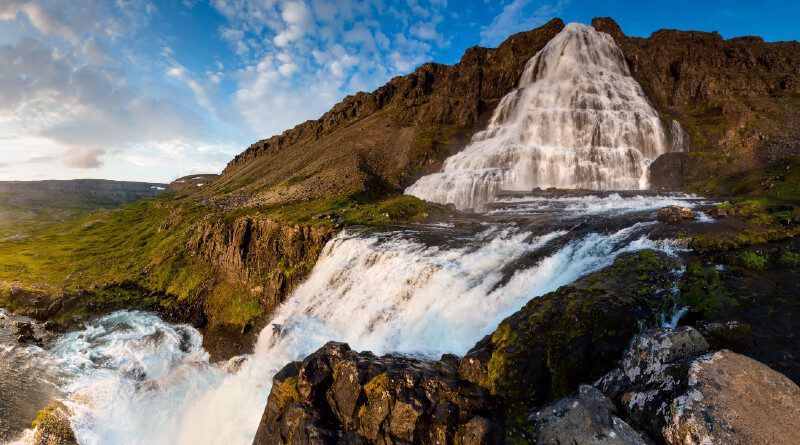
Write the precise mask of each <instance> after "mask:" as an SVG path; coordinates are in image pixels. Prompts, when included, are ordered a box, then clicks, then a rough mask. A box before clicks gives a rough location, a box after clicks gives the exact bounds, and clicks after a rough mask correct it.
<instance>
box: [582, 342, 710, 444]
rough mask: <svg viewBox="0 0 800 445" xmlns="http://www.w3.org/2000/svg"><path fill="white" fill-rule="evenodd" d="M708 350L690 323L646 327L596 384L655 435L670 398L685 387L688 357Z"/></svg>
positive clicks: (660, 426) (656, 435)
mask: <svg viewBox="0 0 800 445" xmlns="http://www.w3.org/2000/svg"><path fill="white" fill-rule="evenodd" d="M707 350H708V343H707V342H706V340H705V339H704V338H703V336H702V335H701V334H700V333H699V332H698V331H697V330H696V329H694V328H692V327H688V326H686V327H679V328H676V329H672V328H659V329H653V330H649V331H645V332H643V333H641V334H640V335H639V336H638V337H637V338H636V339H635V340H634V342H633V344H632V345H631V347H630V349H629V350H628V353H627V354H626V355H625V358H624V359H623V361H622V366H621V367H620V368H618V369H616V370H614V371H612V372H610V373H608V374H606V375H605V376H604V377H603V378H601V379H600V380H599V381H598V382H596V383H595V386H596V387H598V388H599V389H600V390H601V391H602V392H603V393H604V394H606V395H607V396H609V397H610V398H611V399H613V400H614V401H615V402H617V403H618V404H619V405H620V406H621V407H622V409H623V410H624V411H625V414H626V415H627V416H628V417H629V418H630V419H631V420H632V421H633V422H634V423H635V424H636V425H637V426H638V427H640V428H642V429H644V430H646V431H647V432H648V433H650V434H651V435H653V436H654V437H658V436H660V435H661V429H662V428H663V427H664V413H665V412H666V411H667V410H668V408H669V404H670V402H671V401H672V399H674V398H675V397H676V396H677V395H678V394H680V393H681V392H682V391H683V390H684V389H685V386H686V374H687V372H688V369H689V366H690V364H691V361H692V360H693V359H694V358H695V357H697V356H698V355H700V354H703V353H705V352H706V351H707Z"/></svg>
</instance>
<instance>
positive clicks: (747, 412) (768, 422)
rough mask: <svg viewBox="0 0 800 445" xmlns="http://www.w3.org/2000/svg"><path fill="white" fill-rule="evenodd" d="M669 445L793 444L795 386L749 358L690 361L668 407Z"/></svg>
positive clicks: (798, 425) (798, 434)
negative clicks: (682, 386)
mask: <svg viewBox="0 0 800 445" xmlns="http://www.w3.org/2000/svg"><path fill="white" fill-rule="evenodd" d="M667 420H668V421H667V426H666V428H665V429H664V438H665V440H666V441H667V443H670V444H687V445H688V444H697V443H720V444H722V443H724V444H742V445H744V444H771V445H781V444H786V445H790V444H798V443H800V388H798V386H797V385H795V384H794V383H793V382H792V381H791V380H789V379H788V378H786V376H784V375H783V374H780V373H778V372H776V371H773V370H772V369H770V368H769V367H767V366H766V365H764V364H761V363H759V362H757V361H755V360H753V359H750V358H748V357H745V356H743V355H739V354H736V353H733V352H731V351H728V350H722V351H719V352H716V353H713V354H708V355H705V356H702V357H700V358H698V359H697V360H695V361H694V363H693V364H692V367H691V370H690V371H689V387H688V390H687V392H686V393H685V394H684V395H682V396H680V397H678V398H676V399H675V400H674V401H673V402H672V405H671V406H670V410H669V414H668V419H667Z"/></svg>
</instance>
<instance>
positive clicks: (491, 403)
mask: <svg viewBox="0 0 800 445" xmlns="http://www.w3.org/2000/svg"><path fill="white" fill-rule="evenodd" d="M457 367H458V361H457V360H455V359H454V358H452V357H445V358H444V359H443V360H441V361H424V360H416V359H411V358H407V357H400V356H391V355H389V356H382V357H377V356H375V355H373V354H371V353H369V352H363V353H358V352H354V351H352V350H351V349H350V348H349V347H348V346H347V345H346V344H343V343H335V342H330V343H328V344H327V345H325V346H324V347H322V348H321V349H319V350H318V351H317V352H315V353H313V354H311V355H310V356H308V357H306V359H304V360H303V361H302V362H295V363H291V364H289V365H287V366H286V367H285V368H284V369H283V370H281V371H280V372H279V373H278V374H276V375H275V377H274V379H273V387H272V391H271V393H270V396H269V401H268V403H267V407H266V409H265V411H264V415H263V417H262V419H261V423H260V424H259V428H258V432H257V435H256V438H255V441H254V442H253V443H254V444H256V445H261V444H270V445H272V444H311V443H364V444H366V443H385V444H406V443H422V444H427V443H431V444H433V443H453V442H454V441H455V442H456V443H463V444H465V445H466V444H490V443H498V442H499V440H500V438H501V437H502V435H501V432H502V428H501V425H500V423H499V421H498V420H497V419H498V417H499V416H498V410H497V402H496V400H495V398H494V397H492V396H491V394H489V391H488V390H486V389H485V388H482V387H479V386H477V385H474V384H471V383H470V382H467V381H464V380H462V379H460V378H459V377H458V369H457Z"/></svg>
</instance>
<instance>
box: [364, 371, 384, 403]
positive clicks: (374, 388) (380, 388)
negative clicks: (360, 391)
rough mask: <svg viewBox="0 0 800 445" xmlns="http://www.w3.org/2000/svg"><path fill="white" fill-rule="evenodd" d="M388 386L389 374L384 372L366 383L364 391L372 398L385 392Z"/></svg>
mask: <svg viewBox="0 0 800 445" xmlns="http://www.w3.org/2000/svg"><path fill="white" fill-rule="evenodd" d="M388 388H389V376H388V375H386V373H385V372H382V373H380V374H378V375H376V376H375V377H373V378H372V379H371V380H370V381H369V382H367V384H366V385H364V392H365V393H366V394H367V398H369V399H372V398H375V397H377V396H379V395H380V394H382V393H383V392H385V391H386V390H387V389H388Z"/></svg>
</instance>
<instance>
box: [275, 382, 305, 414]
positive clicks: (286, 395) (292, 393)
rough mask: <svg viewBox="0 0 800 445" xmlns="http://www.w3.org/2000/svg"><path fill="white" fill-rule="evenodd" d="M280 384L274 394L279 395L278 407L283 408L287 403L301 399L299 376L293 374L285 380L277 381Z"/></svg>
mask: <svg viewBox="0 0 800 445" xmlns="http://www.w3.org/2000/svg"><path fill="white" fill-rule="evenodd" d="M276 384H277V385H278V386H279V387H278V388H276V389H277V390H273V391H272V392H273V393H274V394H277V395H278V407H279V408H280V409H281V410H282V409H283V408H285V407H286V405H288V404H290V403H294V402H297V401H299V400H300V392H299V391H297V377H296V376H292V377H289V378H287V379H286V380H284V381H283V382H280V383H278V382H276Z"/></svg>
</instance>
